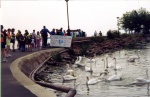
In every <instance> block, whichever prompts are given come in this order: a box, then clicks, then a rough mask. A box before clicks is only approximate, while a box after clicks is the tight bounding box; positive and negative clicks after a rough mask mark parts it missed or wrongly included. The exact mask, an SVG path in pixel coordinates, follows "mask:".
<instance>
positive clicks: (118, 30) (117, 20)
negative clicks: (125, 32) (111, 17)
mask: <svg viewBox="0 0 150 97" xmlns="http://www.w3.org/2000/svg"><path fill="white" fill-rule="evenodd" d="M117 26H118V33H119V17H117Z"/></svg>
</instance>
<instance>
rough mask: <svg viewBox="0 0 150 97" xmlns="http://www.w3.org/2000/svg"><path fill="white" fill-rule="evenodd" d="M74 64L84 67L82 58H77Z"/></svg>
mask: <svg viewBox="0 0 150 97" xmlns="http://www.w3.org/2000/svg"><path fill="white" fill-rule="evenodd" d="M74 64H76V65H78V66H85V64H83V58H82V56H79V57H77V60H76V61H75V63H74Z"/></svg>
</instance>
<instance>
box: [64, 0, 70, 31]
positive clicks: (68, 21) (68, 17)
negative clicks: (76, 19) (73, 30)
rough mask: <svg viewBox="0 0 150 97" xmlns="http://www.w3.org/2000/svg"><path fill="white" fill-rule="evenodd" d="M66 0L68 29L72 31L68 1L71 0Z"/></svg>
mask: <svg viewBox="0 0 150 97" xmlns="http://www.w3.org/2000/svg"><path fill="white" fill-rule="evenodd" d="M65 1H66V5H67V20H68V31H69V32H70V27H69V12H68V1H69V0H65Z"/></svg>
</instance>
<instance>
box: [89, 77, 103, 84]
mask: <svg viewBox="0 0 150 97" xmlns="http://www.w3.org/2000/svg"><path fill="white" fill-rule="evenodd" d="M86 78H87V81H86V84H88V85H94V84H97V83H98V82H100V81H102V80H99V79H97V78H92V79H89V77H88V76H87V77H86Z"/></svg>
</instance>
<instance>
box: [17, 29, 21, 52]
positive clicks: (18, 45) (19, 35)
mask: <svg viewBox="0 0 150 97" xmlns="http://www.w3.org/2000/svg"><path fill="white" fill-rule="evenodd" d="M20 37H21V31H20V30H18V32H17V34H16V39H17V42H18V44H17V47H18V49H19V50H20V48H21V46H20V40H19V39H20Z"/></svg>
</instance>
